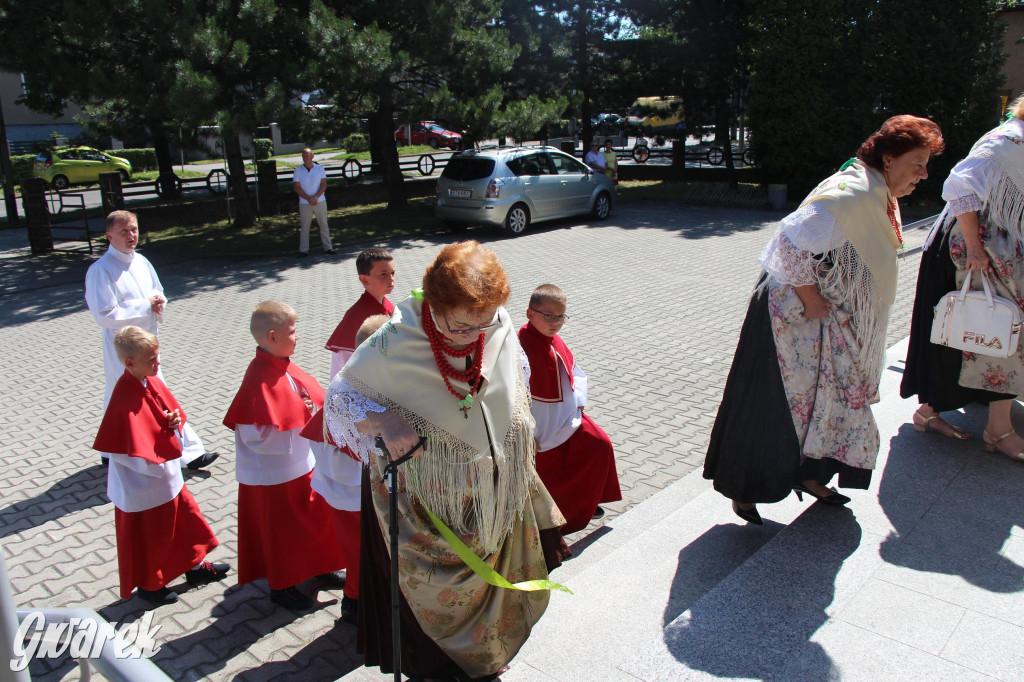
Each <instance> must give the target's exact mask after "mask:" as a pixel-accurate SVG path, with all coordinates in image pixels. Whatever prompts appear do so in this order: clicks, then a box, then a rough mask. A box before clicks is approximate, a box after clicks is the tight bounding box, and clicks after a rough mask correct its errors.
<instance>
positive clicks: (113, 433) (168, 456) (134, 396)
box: [92, 370, 185, 464]
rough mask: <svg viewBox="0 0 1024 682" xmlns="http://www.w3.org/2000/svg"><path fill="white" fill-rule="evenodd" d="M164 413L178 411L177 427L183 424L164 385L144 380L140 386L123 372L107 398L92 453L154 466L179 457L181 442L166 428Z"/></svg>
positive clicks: (172, 431)
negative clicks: (124, 457)
mask: <svg viewBox="0 0 1024 682" xmlns="http://www.w3.org/2000/svg"><path fill="white" fill-rule="evenodd" d="M165 410H167V411H169V412H173V411H174V410H180V411H181V423H182V424H184V423H185V410H182V409H181V405H179V404H178V401H177V400H175V399H174V396H173V395H171V391H170V389H169V388H167V386H165V385H164V382H162V381H160V379H158V378H157V377H147V378H146V384H145V385H143V383H142V382H141V381H139V380H138V379H136V378H135V377H133V376H132V375H131V374H130V373H129V372H128V370H125V371H124V374H122V375H121V378H120V379H118V380H117V383H116V384H115V385H114V391H113V393H111V394H110V403H109V404H108V405H107V411H106V413H105V414H104V415H103V421H102V422H101V423H100V430H99V433H97V434H96V441H95V442H94V443H93V444H92V447H93V449H94V450H99V451H100V452H112V453H115V454H119V455H131V456H132V457H141V458H142V459H144V460H146V461H147V462H153V463H155V464H163V463H164V462H169V461H170V460H172V459H177V458H179V457H181V442H180V441H179V440H178V438H177V436H176V435H175V432H174V429H172V428H170V427H169V426H168V425H167V417H165V416H164V411H165Z"/></svg>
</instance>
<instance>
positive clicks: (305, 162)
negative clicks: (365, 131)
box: [292, 147, 335, 258]
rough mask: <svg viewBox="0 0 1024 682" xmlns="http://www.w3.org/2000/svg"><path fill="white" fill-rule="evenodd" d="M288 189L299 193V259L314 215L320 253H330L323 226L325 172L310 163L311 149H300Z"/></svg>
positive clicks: (306, 247)
mask: <svg viewBox="0 0 1024 682" xmlns="http://www.w3.org/2000/svg"><path fill="white" fill-rule="evenodd" d="M292 189H293V190H295V193H296V194H298V195H299V221H300V223H301V229H300V231H299V258H302V257H304V256H308V255H309V224H310V223H311V222H313V216H314V215H315V216H316V223H317V225H319V226H320V241H321V242H323V245H324V253H334V252H335V251H334V246H333V245H332V244H331V230H330V228H328V227H327V202H326V201H324V192H326V191H327V172H326V171H325V170H324V167H323V166H321V165H320V164H318V163H313V150H312V149H310V148H309V147H306V148H305V149H303V150H302V165H301V166H299V167H298V168H296V169H295V172H294V173H293V174H292Z"/></svg>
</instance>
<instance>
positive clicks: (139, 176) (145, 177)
mask: <svg viewBox="0 0 1024 682" xmlns="http://www.w3.org/2000/svg"><path fill="white" fill-rule="evenodd" d="M174 174H175V175H177V176H178V177H179V178H181V179H182V180H184V179H186V178H205V177H206V173H202V172H200V171H190V170H186V171H183V170H177V171H174ZM159 175H160V171H139V172H138V173H135V174H134V175H132V179H131V180H129V182H153V181H154V180H156V179H157V176H159Z"/></svg>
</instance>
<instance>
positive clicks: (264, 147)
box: [252, 137, 274, 161]
mask: <svg viewBox="0 0 1024 682" xmlns="http://www.w3.org/2000/svg"><path fill="white" fill-rule="evenodd" d="M252 144H253V146H254V147H255V148H256V160H257V161H260V160H262V159H269V158H270V157H271V155H273V153H274V141H273V140H271V139H268V138H266V137H257V138H256V139H254V140H253V141H252Z"/></svg>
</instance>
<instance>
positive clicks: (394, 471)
mask: <svg viewBox="0 0 1024 682" xmlns="http://www.w3.org/2000/svg"><path fill="white" fill-rule="evenodd" d="M375 442H376V445H377V447H378V448H380V450H381V452H383V453H384V456H385V457H387V458H388V463H387V466H385V467H384V480H385V482H387V485H388V502H389V505H390V507H389V511H388V516H389V518H388V535H390V536H391V665H392V667H393V668H394V669H395V682H402V624H401V622H400V620H399V618H400V614H399V610H398V599H399V588H398V496H397V495H396V494H395V492H396V491H397V490H398V467H399V466H401V465H402V464H404V463H405V462H406V461H407V460H409V458H411V457H412V456H413V454H414V453H415V452H416V451H417V450H419V449H420V448H421V447H423V444H424V443H426V442H427V437H426V436H421V437H420V442H418V443H416V445H415V446H413V448H412V450H410V451H409V452H407V453H406V454H405V455H403V456H402V457H399V458H398V459H396V460H393V461H392V459H391V453H390V452H388V449H387V447H386V446H385V445H384V439H383V438H381V437H380V436H377V438H376V441H375Z"/></svg>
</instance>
